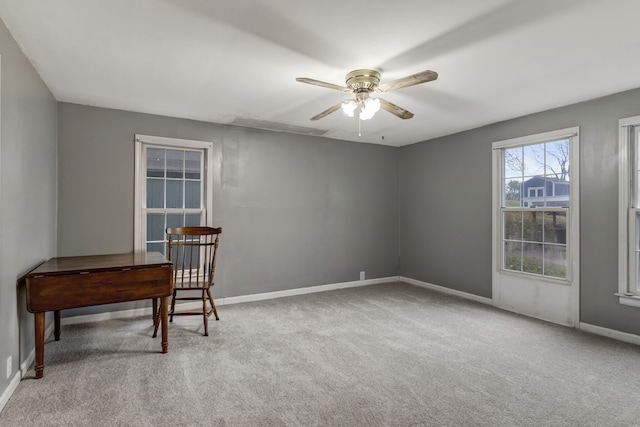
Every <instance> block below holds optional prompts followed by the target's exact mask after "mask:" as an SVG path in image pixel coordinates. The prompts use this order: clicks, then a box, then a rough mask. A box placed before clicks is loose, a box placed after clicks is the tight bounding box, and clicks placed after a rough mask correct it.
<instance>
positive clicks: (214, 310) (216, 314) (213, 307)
mask: <svg viewBox="0 0 640 427" xmlns="http://www.w3.org/2000/svg"><path fill="white" fill-rule="evenodd" d="M207 295H208V296H209V302H210V303H211V308H212V309H213V315H214V316H216V320H220V318H219V317H218V310H217V309H216V303H215V302H213V295H211V290H210V289H207Z"/></svg>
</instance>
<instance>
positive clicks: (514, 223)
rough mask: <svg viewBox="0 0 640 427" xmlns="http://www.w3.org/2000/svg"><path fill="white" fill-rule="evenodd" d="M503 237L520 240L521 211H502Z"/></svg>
mask: <svg viewBox="0 0 640 427" xmlns="http://www.w3.org/2000/svg"><path fill="white" fill-rule="evenodd" d="M504 238H505V239H506V240H522V212H505V213H504Z"/></svg>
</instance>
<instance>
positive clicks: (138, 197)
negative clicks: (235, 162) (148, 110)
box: [133, 135, 216, 252]
mask: <svg viewBox="0 0 640 427" xmlns="http://www.w3.org/2000/svg"><path fill="white" fill-rule="evenodd" d="M145 146H146V147H158V148H169V149H172V148H173V149H195V150H203V154H204V171H203V172H204V173H203V178H204V179H203V180H202V183H203V195H204V209H205V210H206V213H205V223H204V224H203V225H210V226H213V220H214V212H213V206H214V205H213V199H214V197H215V196H214V193H215V189H216V184H215V182H214V178H215V176H216V175H215V173H214V170H215V169H216V167H215V166H216V164H215V163H214V144H213V143H212V142H209V141H196V140H189V139H179V138H166V137H161V136H151V135H136V136H135V193H134V194H135V201H134V209H135V213H134V227H133V228H134V244H133V249H134V251H135V252H144V251H146V234H147V233H146V230H147V216H146V213H147V210H146V203H147V198H146V182H147V180H146V158H145V156H144V155H143V152H144V147H145Z"/></svg>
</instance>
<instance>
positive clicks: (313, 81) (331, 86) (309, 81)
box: [296, 77, 351, 93]
mask: <svg viewBox="0 0 640 427" xmlns="http://www.w3.org/2000/svg"><path fill="white" fill-rule="evenodd" d="M296 81H297V82H300V83H307V84H310V85H315V86H320V87H326V88H328V89H334V90H339V91H340V92H346V93H348V92H351V89H349V88H348V87H345V86H338V85H334V84H333V83H327V82H323V81H320V80H316V79H309V78H307V77H298V78H297V79H296Z"/></svg>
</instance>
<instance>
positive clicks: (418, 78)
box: [378, 70, 438, 92]
mask: <svg viewBox="0 0 640 427" xmlns="http://www.w3.org/2000/svg"><path fill="white" fill-rule="evenodd" d="M437 78H438V73H436V72H435V71H431V70H426V71H423V72H421V73H416V74H412V75H410V76H407V77H403V78H401V79H398V80H394V81H391V82H388V83H385V84H381V85H380V86H378V92H391V91H392V90H397V89H402V88H404V87H409V86H413V85H419V84H420V83H426V82H430V81H432V80H435V79H437Z"/></svg>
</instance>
